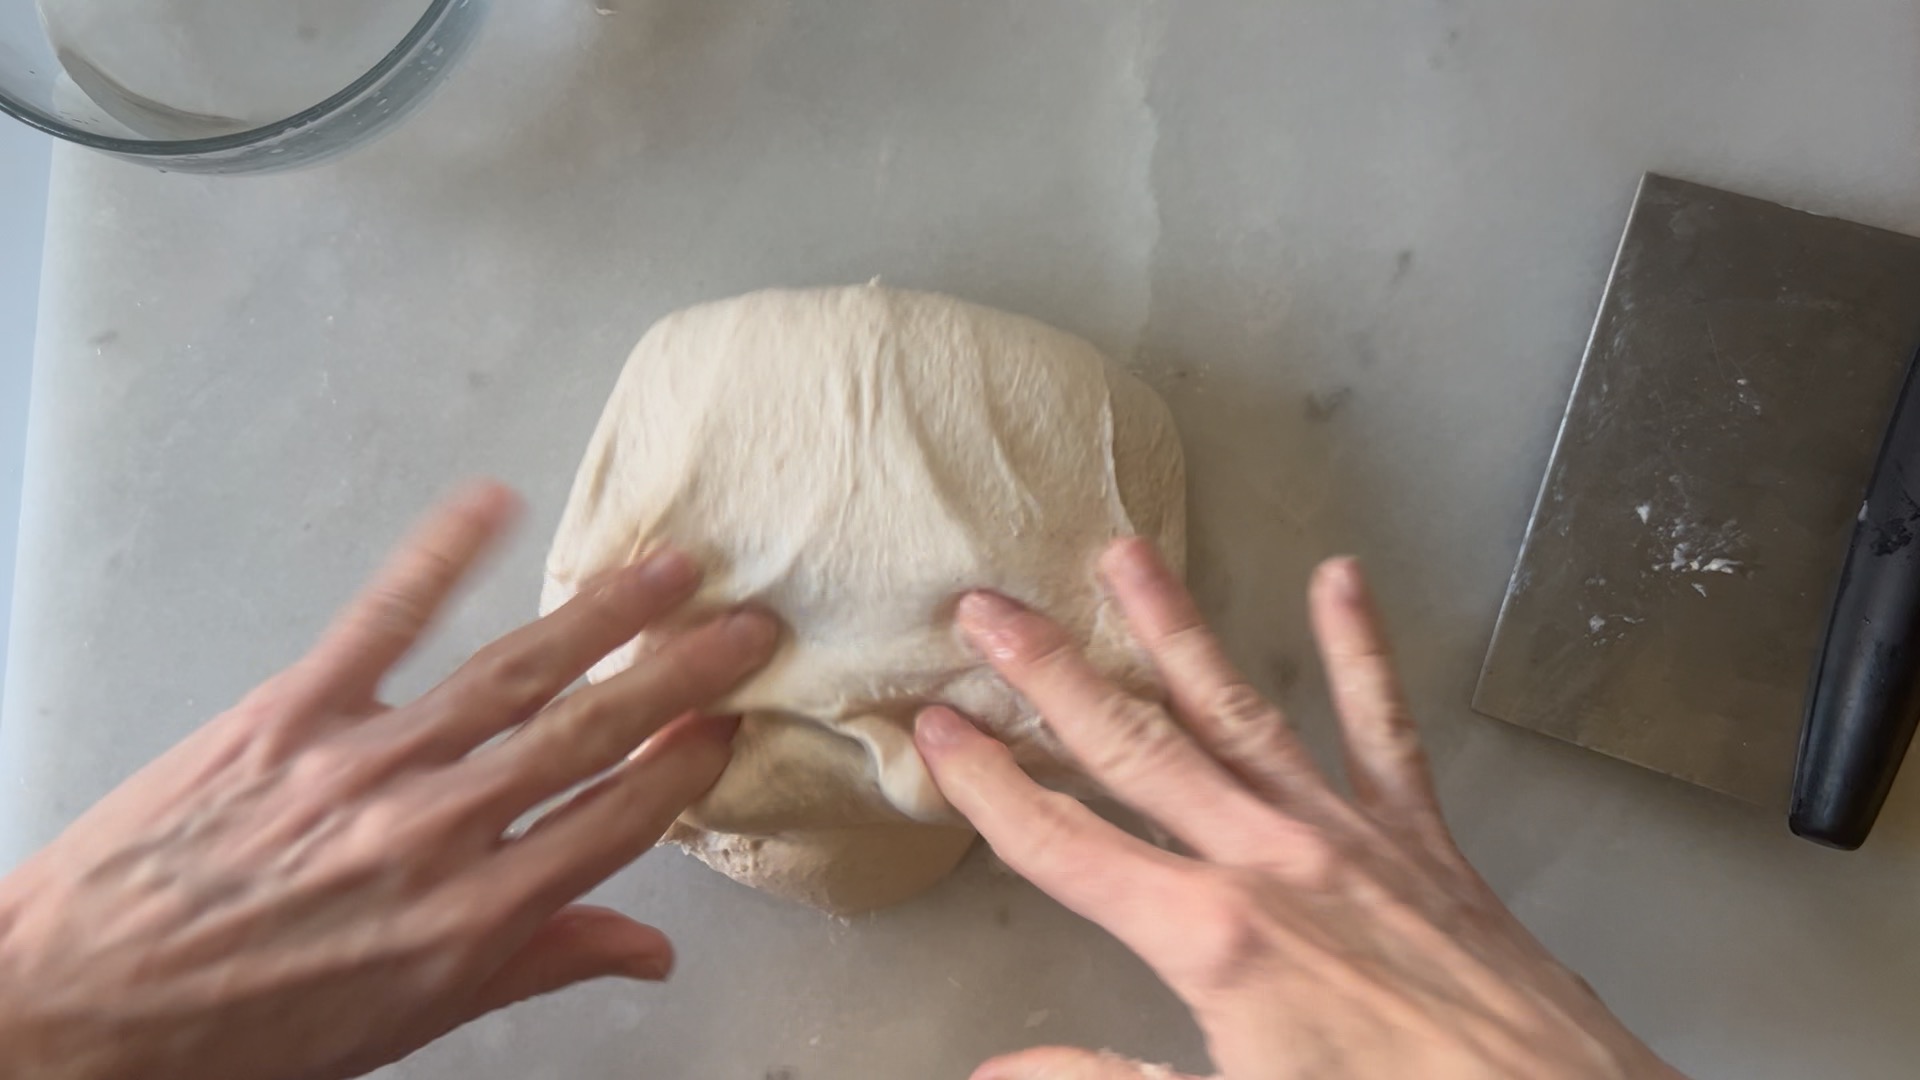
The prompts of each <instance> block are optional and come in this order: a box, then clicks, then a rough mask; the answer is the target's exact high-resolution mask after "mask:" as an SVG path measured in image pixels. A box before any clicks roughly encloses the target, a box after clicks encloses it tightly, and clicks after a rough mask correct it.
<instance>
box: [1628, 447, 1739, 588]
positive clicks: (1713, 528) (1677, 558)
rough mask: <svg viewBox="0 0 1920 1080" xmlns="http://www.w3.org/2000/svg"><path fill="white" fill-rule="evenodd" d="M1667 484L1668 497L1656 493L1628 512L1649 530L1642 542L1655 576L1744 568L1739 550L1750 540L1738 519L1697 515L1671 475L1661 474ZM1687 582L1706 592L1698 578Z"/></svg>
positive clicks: (1682, 483)
mask: <svg viewBox="0 0 1920 1080" xmlns="http://www.w3.org/2000/svg"><path fill="white" fill-rule="evenodd" d="M1667 483H1668V485H1669V486H1670V487H1671V488H1672V493H1671V494H1670V495H1668V494H1666V493H1662V497H1656V498H1653V499H1649V500H1646V501H1643V502H1640V503H1637V504H1635V505H1634V507H1633V515H1634V516H1635V517H1637V518H1639V519H1640V523H1641V524H1642V525H1645V526H1646V527H1647V528H1648V529H1649V530H1651V531H1652V534H1653V535H1652V536H1651V537H1650V538H1649V542H1648V543H1647V545H1646V547H1647V548H1648V549H1650V550H1651V552H1652V555H1653V558H1652V560H1651V561H1650V563H1649V569H1651V570H1652V571H1653V572H1654V573H1656V574H1676V575H1685V576H1688V577H1692V576H1694V575H1699V574H1741V573H1744V572H1746V569H1747V562H1748V560H1747V559H1746V557H1745V553H1746V550H1747V548H1748V547H1749V546H1750V544H1749V540H1748V537H1747V534H1746V531H1745V530H1744V529H1742V528H1741V527H1740V522H1739V521H1737V520H1735V519H1733V518H1726V519H1722V520H1714V518H1712V517H1709V516H1708V515H1706V514H1704V513H1702V512H1701V511H1700V509H1699V508H1698V506H1697V504H1696V503H1695V502H1694V500H1693V499H1691V498H1689V497H1688V494H1687V489H1686V483H1685V481H1684V480H1683V479H1682V478H1681V477H1680V476H1678V475H1677V474H1676V475H1673V476H1669V477H1667ZM1691 584H1692V585H1693V587H1694V591H1695V592H1698V593H1700V594H1701V595H1703V596H1704V595H1706V589H1705V587H1704V586H1703V585H1701V584H1700V582H1699V581H1697V580H1695V581H1692V582H1691Z"/></svg>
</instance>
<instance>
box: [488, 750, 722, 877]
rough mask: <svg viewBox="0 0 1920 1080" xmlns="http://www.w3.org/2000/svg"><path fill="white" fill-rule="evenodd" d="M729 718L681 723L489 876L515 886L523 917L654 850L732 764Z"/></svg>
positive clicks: (531, 832) (534, 832)
mask: <svg viewBox="0 0 1920 1080" xmlns="http://www.w3.org/2000/svg"><path fill="white" fill-rule="evenodd" d="M739 726H740V725H739V720H738V719H737V718H734V717H724V718H715V717H700V716H688V717H683V718H681V719H679V720H677V721H675V722H674V723H673V724H671V725H669V726H668V727H667V728H665V729H664V730H662V731H661V732H660V733H659V734H658V735H656V736H654V737H653V738H652V739H650V740H648V742H647V744H646V746H644V747H642V748H641V749H640V751H639V752H637V753H635V754H634V755H633V756H632V758H631V759H629V760H628V761H626V762H625V763H623V764H622V765H620V767H619V768H617V769H615V770H613V771H612V772H611V773H609V774H607V775H606V776H604V777H602V778H601V779H599V780H598V781H595V782H594V784H593V785H592V786H590V787H588V788H587V789H586V790H584V791H582V792H580V793H579V794H577V795H575V796H573V797H572V798H571V799H569V800H567V802H566V803H564V804H562V805H561V806H560V807H559V808H558V809H556V810H554V811H553V812H551V813H549V814H547V815H546V816H545V817H543V818H541V819H540V820H539V821H537V822H535V823H534V825H533V827H532V828H530V829H528V830H527V832H526V833H525V834H524V835H523V836H521V837H520V838H519V839H517V840H515V841H513V842H512V843H510V844H508V845H506V847H505V848H504V849H503V850H502V852H501V854H500V856H499V857H498V859H497V860H495V863H496V865H494V866H493V867H492V869H491V870H490V871H489V873H490V874H491V875H492V876H493V877H494V879H495V880H497V881H505V882H513V883H514V884H515V885H516V886H517V887H518V889H519V890H520V891H521V892H522V893H523V895H524V904H525V906H526V907H527V909H528V910H532V911H541V910H545V909H546V908H548V907H550V906H552V905H555V904H563V903H566V902H567V901H570V900H572V899H573V898H575V897H577V896H579V895H580V894H582V893H584V892H586V891H587V890H588V889H591V888H593V887H594V886H596V885H598V884H600V883H601V882H602V881H605V880H606V879H607V878H609V877H612V876H613V875H614V873H616V872H617V871H619V869H620V868H621V867H623V866H626V865H627V864H628V863H630V862H632V861H634V860H635V859H638V858H639V857H640V856H642V855H644V854H646V852H647V849H648V848H651V847H653V845H655V844H656V843H659V841H660V837H661V836H663V835H665V833H666V831H667V826H669V825H671V824H673V819H674V818H676V817H679V816H680V814H681V812H682V811H684V810H686V808H687V807H689V806H692V805H693V803H694V801H695V800H697V799H699V798H700V796H702V795H705V794H706V793H707V789H709V788H711V787H712V786H713V785H714V782H715V781H717V780H719V779H720V774H721V772H723V771H724V770H725V769H726V767H727V761H728V759H729V758H730V757H731V749H730V747H729V745H728V744H729V743H730V741H731V740H732V738H733V735H734V733H735V732H736V731H738V730H739Z"/></svg>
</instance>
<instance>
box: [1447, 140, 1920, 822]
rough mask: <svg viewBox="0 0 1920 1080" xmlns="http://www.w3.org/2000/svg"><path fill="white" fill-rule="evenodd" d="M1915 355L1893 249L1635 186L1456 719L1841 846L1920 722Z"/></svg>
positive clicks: (1867, 237)
mask: <svg viewBox="0 0 1920 1080" xmlns="http://www.w3.org/2000/svg"><path fill="white" fill-rule="evenodd" d="M1917 346H1920V239H1916V238H1914V237H1910V236H1904V235H1900V234H1898V233H1892V232H1887V231H1885V230H1881V229H1874V228H1869V227H1867V226H1864V225H1858V224H1854V223H1852V222H1847V221H1842V220H1839V219H1836V218H1830V217H1821V216H1818V215H1815V214H1810V213H1805V212H1803V211H1799V210H1793V209H1789V208H1787V207H1784V206H1779V205H1777V204H1774V203H1770V202H1765V201H1763V200H1760V199H1754V198H1749V197H1746V196H1742V195H1735V194H1731V193H1729V192H1725V191H1719V190H1716V189H1713V188H1709V187H1703V186H1701V185H1698V184H1691V183H1687V182H1684V181H1680V180H1674V179H1670V178H1667V177H1661V176H1654V175H1649V176H1647V177H1645V178H1644V179H1643V180H1642V182H1641V186H1640V192H1639V195H1638V197H1637V198H1636V200H1635V203H1634V207H1633V211H1632V213H1631V214H1630V216H1629V218H1628V222H1627V229H1626V234H1625V236H1624V237H1623V238H1622V240H1621V244H1620V248H1619V252H1618V254H1617V255H1616V257H1615V260H1614V266H1613V273H1612V276H1611V278H1610V280H1609V282H1608V284H1607V288H1606V293H1605V296H1604V297H1603V298H1602V300H1601V304H1600V312H1599V316H1598V318H1597V319H1596V321H1595V323H1594V328H1593V334H1592V337H1591V339H1590V340H1589V343H1588V346H1587V351H1586V356H1585V358H1584V359H1583V360H1582V362H1581V365H1580V370H1579V374H1578V375H1577V377H1576V379H1575V382H1574V388H1573V393H1572V396H1571V398H1570V400H1569V401H1568V404H1567V411H1566V414H1565V417H1564V418H1563V420H1562V422H1561V428H1560V435H1559V438H1558V440H1557V441H1556V443H1555V445H1554V449H1553V456H1552V459H1551V460H1550V462H1549V463H1548V466H1547V473H1546V478H1545V480H1544V482H1543V483H1542V485H1541V489H1540V494H1539V497H1538V500H1537V502H1536V503H1535V506H1534V511H1533V516H1532V519H1531V521H1530V522H1529V524H1528V527H1527V534H1526V539H1525V541H1524V542H1523V544H1522V547H1521V552H1520V558H1519V562H1518V564H1517V565H1516V566H1515V568H1514V573H1513V578H1512V580H1511V582H1510V584H1509V586H1508V590H1507V595H1506V599H1505V601H1504V603H1503V604H1502V607H1501V611H1500V619H1499V623H1498V625H1497V627H1496V629H1495V631H1494V636H1493V642H1492V645H1491V646H1490V648H1489V650H1488V654H1487V660H1486V666H1485V668H1484V669H1483V670H1482V672H1481V676H1480V683H1479V688H1478V690H1477V691H1476V692H1475V695H1474V708H1475V709H1476V710H1478V711H1480V712H1482V713H1485V714H1487V715H1489V716H1493V717H1496V718H1498V719H1501V720H1506V721H1509V722H1511V723H1514V724H1518V725H1520V726H1522V727H1527V728H1532V729H1535V730H1537V731H1541V732H1544V733H1546V734H1548V735H1552V736H1555V737H1557V738H1561V739H1565V740H1567V741H1569V742H1573V743H1576V744H1578V745H1580V746H1584V747H1588V748H1590V749H1593V750H1597V751H1599V752H1601V753H1604V754H1608V755H1611V756H1613V757H1617V758H1622V759H1624V760H1626V761H1630V762H1633V763H1635V764H1638V765H1642V766H1645V767H1647V768H1650V769H1654V770H1657V771H1659V772H1663V773H1667V774H1669V775H1672V776H1675V777H1678V778H1680V779H1682V780H1686V781H1690V782H1692V783H1695V784H1700V785H1703V786H1705V787H1708V788H1711V789H1714V790H1716V791H1721V792H1725V793H1727V794H1729V795H1733V796H1735V797H1737V798H1740V799H1743V800H1746V801H1747V802H1750V803H1754V804H1756V805H1759V806H1761V807H1765V808H1768V809H1771V810H1775V811H1782V812H1785V811H1788V810H1789V808H1790V807H1791V809H1792V812H1793V825H1794V828H1795V830H1796V831H1798V832H1801V833H1802V835H1807V836H1810V837H1812V838H1814V839H1817V840H1821V841H1823V842H1826V843H1831V844H1835V845H1836V846H1841V847H1854V846H1858V844H1859V842H1860V841H1861V840H1863V839H1864V838H1865V830H1866V828H1868V827H1870V826H1871V824H1872V819H1873V815H1874V814H1875V813H1877V812H1878V809H1879V801H1880V799H1882V798H1884V796H1885V793H1886V792H1885V787H1886V785H1887V784H1890V783H1891V778H1892V774H1893V770H1894V769H1895V768H1896V767H1897V766H1898V763H1899V757H1900V755H1901V753H1903V752H1904V750H1905V747H1906V741H1907V737H1908V736H1910V735H1911V733H1912V726H1911V725H1912V714H1913V711H1914V709H1915V708H1916V707H1920V696H1917V691H1920V680H1917V679H1916V664H1915V663H1914V662H1913V661H1914V660H1915V657H1914V656H1913V655H1911V654H1910V653H1909V652H1903V651H1901V650H1902V649H1907V648H1910V647H1911V645H1912V644H1913V642H1909V641H1907V640H1906V639H1907V638H1915V639H1916V640H1920V542H1915V541H1916V540H1920V502H1915V501H1914V500H1913V499H1911V498H1907V497H1906V496H1905V495H1904V491H1905V486H1904V484H1905V479H1904V478H1905V469H1906V467H1907V466H1908V465H1909V464H1911V465H1912V466H1913V468H1914V470H1915V484H1914V491H1915V494H1916V495H1920V460H1916V461H1913V462H1906V461H1904V460H1898V459H1897V455H1898V454H1900V453H1902V452H1903V450H1902V447H1903V445H1905V444H1904V443H1903V442H1902V438H1901V437H1900V434H1901V433H1900V428H1901V427H1903V426H1905V424H1906V421H1902V422H1901V424H1900V425H1896V426H1895V428H1894V430H1891V431H1890V430H1889V418H1890V417H1892V416H1893V415H1894V412H1895V410H1894V405H1895V401H1896V398H1899V397H1901V396H1902V387H1903V385H1905V381H1906V380H1905V376H1906V373H1907V371H1908V368H1909V365H1910V363H1911V361H1912V360H1913V358H1914V356H1915V351H1916V347H1917ZM1915 393H1916V394H1920V389H1916V390H1915ZM1903 412H1905V413H1907V414H1911V415H1912V416H1913V418H1914V420H1915V424H1916V428H1915V430H1916V431H1920V404H1916V406H1915V407H1914V408H1912V409H1909V410H1904V411H1903ZM1906 442H1909V443H1912V444H1913V445H1920V441H1915V440H1913V439H1908V440H1906ZM1883 445H1884V446H1885V448H1886V450H1887V460H1885V461H1882V462H1880V467H1878V468H1876V460H1877V458H1878V457H1879V456H1880V454H1881V451H1882V448H1883ZM1870 482H1871V485H1872V489H1873V493H1874V494H1873V498H1868V495H1869V484H1870ZM1889 495H1890V496H1891V500H1890V499H1889V498H1888V496H1889ZM1889 556H1892V558H1889ZM1883 566H1884V567H1886V568H1890V569H1885V570H1884V571H1883ZM1843 568H1844V569H1845V576H1846V578H1847V579H1848V581H1849V582H1850V584H1849V585H1847V586H1846V587H1842V585H1841V582H1842V577H1843V573H1842V571H1843ZM1888 574H1890V575H1892V576H1890V577H1889V576H1884V575H1888ZM1836 600H1838V603H1837V605H1836ZM1816 671H1818V672H1820V673H1821V677H1820V678H1819V679H1815V678H1814V675H1815V673H1816ZM1876 679H1877V680H1879V681H1878V682H1876V681H1875V680H1876ZM1822 684H1824V689H1821V686H1822ZM1810 687H1811V688H1813V689H1814V693H1812V694H1811V695H1810V693H1809V691H1810ZM1876 695H1877V696H1876ZM1882 714H1884V715H1882ZM1810 718H1811V719H1810ZM1876 724H1877V725H1879V726H1877V727H1876V726H1875V725H1876ZM1803 727H1804V728H1805V729H1806V731H1807V733H1808V736H1809V737H1808V740H1807V752H1806V753H1805V754H1804V755H1801V757H1802V761H1801V769H1800V774H1799V775H1798V776H1797V777H1796V770H1795V762H1796V755H1797V754H1799V752H1800V751H1801V748H1802V733H1803ZM1903 728H1904V731H1903ZM1823 785H1824V786H1823ZM1876 788H1877V790H1875V789H1876ZM1822 800H1825V801H1822Z"/></svg>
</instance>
